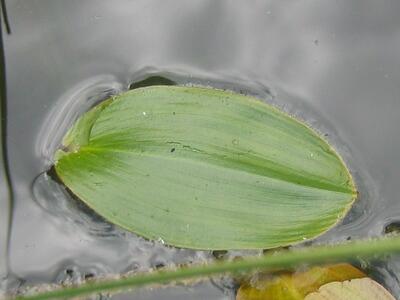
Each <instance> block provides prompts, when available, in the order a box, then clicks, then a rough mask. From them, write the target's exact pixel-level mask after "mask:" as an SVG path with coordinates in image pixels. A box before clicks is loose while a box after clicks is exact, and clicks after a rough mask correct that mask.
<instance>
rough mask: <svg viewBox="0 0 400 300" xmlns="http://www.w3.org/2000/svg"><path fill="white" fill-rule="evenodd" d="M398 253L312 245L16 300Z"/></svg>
mask: <svg viewBox="0 0 400 300" xmlns="http://www.w3.org/2000/svg"><path fill="white" fill-rule="evenodd" d="M399 252H400V238H399V237H396V238H384V239H380V240H366V241H357V242H351V243H346V244H341V245H334V246H315V247H309V248H303V249H298V250H295V251H281V252H277V253H274V254H273V255H265V256H263V257H257V258H246V259H244V260H240V261H229V262H228V261H225V262H220V263H213V264H208V265H202V266H193V267H188V268H181V269H178V270H174V271H158V272H153V273H148V274H143V275H137V276H132V277H126V278H120V279H116V280H111V281H98V282H92V283H85V284H82V285H80V286H75V287H68V288H64V289H60V290H54V291H49V292H44V293H41V294H37V295H32V296H25V297H18V298H16V299H29V300H44V299H63V298H71V297H77V296H83V295H87V294H91V293H100V292H116V291H121V290H124V289H128V288H135V287H141V286H145V285H149V284H160V283H168V282H171V281H179V280H183V279H190V278H196V277H202V276H213V275H218V274H224V273H237V272H246V271H251V270H256V269H263V270H282V269H288V268H291V267H295V266H298V265H299V264H321V263H330V262H339V261H345V260H348V259H360V258H371V257H372V258H377V257H379V256H381V255H383V254H390V253H399Z"/></svg>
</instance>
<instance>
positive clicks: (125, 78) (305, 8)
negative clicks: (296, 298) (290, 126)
mask: <svg viewBox="0 0 400 300" xmlns="http://www.w3.org/2000/svg"><path fill="white" fill-rule="evenodd" d="M7 6H8V13H9V17H10V23H11V29H12V34H11V35H7V36H4V42H5V52H6V66H7V73H6V76H7V88H8V103H7V106H8V107H7V112H6V116H7V140H6V142H7V147H8V156H9V159H8V163H9V166H10V173H11V174H10V176H11V181H12V187H13V193H14V199H13V202H12V205H13V211H12V213H13V214H12V215H13V218H12V223H11V228H7V227H8V226H7V224H8V212H9V208H10V207H11V203H10V202H9V199H10V197H8V196H9V191H7V186H6V185H5V181H4V172H3V170H1V172H0V183H1V185H0V188H1V195H0V196H1V197H0V201H1V202H0V208H1V209H0V278H2V277H3V278H5V279H3V280H2V281H1V285H0V286H1V287H2V290H3V291H4V289H5V288H6V287H7V286H8V288H10V289H14V288H17V287H18V286H19V285H21V286H22V287H24V286H26V285H29V284H38V283H54V282H56V283H60V282H79V281H81V280H82V278H85V277H92V276H102V275H106V274H119V273H123V272H136V271H138V270H140V271H145V270H148V269H149V268H157V267H162V266H173V265H175V264H177V263H190V262H202V261H208V260H213V259H214V256H213V255H212V253H210V252H200V251H192V250H184V249H173V248H167V247H165V246H164V245H163V244H162V241H156V242H150V241H145V240H143V239H141V238H139V237H137V236H135V235H133V234H129V233H126V232H124V231H122V230H119V229H118V228H115V227H113V226H111V225H109V224H107V223H104V222H103V221H102V220H101V219H99V218H97V217H96V216H94V215H93V214H91V213H89V212H87V211H86V210H85V208H83V207H81V206H80V204H79V202H76V201H74V200H73V199H71V198H70V196H69V195H68V194H67V193H66V192H65V190H64V189H63V188H62V187H61V186H60V185H58V184H57V183H56V182H55V181H54V180H52V178H51V176H49V175H46V174H44V172H45V171H47V170H48V168H49V167H50V166H51V164H52V162H51V159H52V155H53V153H54V150H55V149H56V148H57V146H58V144H59V141H60V139H61V137H62V136H63V134H64V133H65V131H66V129H67V128H68V127H69V126H70V125H71V124H72V122H73V121H74V120H75V119H76V117H77V116H78V115H79V114H80V113H82V112H83V111H85V110H86V109H88V107H90V106H91V105H93V104H94V103H96V102H98V101H100V100H103V99H105V98H107V97H108V96H110V95H112V94H116V93H119V92H121V91H124V90H127V89H128V88H129V86H130V85H131V84H132V83H134V82H138V81H141V80H143V79H145V78H146V77H148V76H154V75H157V76H163V77H164V78H168V79H170V80H172V81H175V82H177V83H179V84H186V83H195V84H196V83H197V84H202V85H210V86H216V87H224V88H230V89H234V90H236V91H239V92H243V93H251V94H255V95H257V96H258V97H260V98H262V99H264V100H265V101H268V102H270V103H273V104H275V105H277V106H279V107H281V108H283V109H284V110H286V111H288V112H290V113H292V114H294V115H296V116H298V117H300V118H302V119H304V120H306V122H308V123H309V124H311V125H312V126H313V127H314V128H316V129H317V130H319V131H320V132H321V133H323V134H326V135H328V136H327V139H328V140H330V141H331V142H332V143H333V144H334V146H335V147H336V148H337V149H338V150H339V152H340V153H341V154H342V155H343V156H344V158H345V160H346V161H347V163H348V164H349V165H350V167H351V170H352V172H353V175H354V176H355V178H356V180H357V184H358V186H359V189H360V192H361V196H360V200H359V202H358V203H357V204H356V206H355V207H354V209H353V210H352V212H351V213H350V215H349V216H348V217H347V218H346V219H345V220H344V222H343V223H342V224H341V225H339V226H338V227H337V228H335V229H333V230H332V231H331V232H329V233H327V234H326V235H324V236H322V237H321V238H319V239H318V240H317V241H316V242H323V243H325V242H330V241H340V240H345V239H347V238H349V237H350V238H360V237H371V236H378V235H381V234H383V232H384V229H385V226H386V225H388V224H390V223H395V222H400V201H399V200H400V199H399V196H398V192H397V187H398V186H399V183H400V181H399V178H400V135H399V128H400V96H399V95H400V84H399V82H400V19H399V17H398V14H399V12H400V2H399V1H396V0H391V1H379V2H377V1H370V0H365V1H356V0H339V1H330V2H328V1H325V2H300V1H252V2H251V4H250V2H248V1H215V0H210V1H200V0H198V1H197V0H191V1H185V0H181V1H178V0H171V1H150V0H146V1H132V0H115V1H107V0H96V1H95V0H87V1H77V0H69V1H62V0H31V1H23V0H9V1H7ZM158 80H160V79H158ZM156 82H158V81H157V80H156ZM8 229H9V230H10V231H9V232H10V237H11V238H10V244H9V245H7V234H8ZM8 246H9V256H8V259H7V258H6V249H7V247H8ZM247 254H259V253H258V252H249V253H247V252H245V253H243V252H234V251H233V252H230V253H228V254H227V255H228V256H230V257H232V256H238V255H239V256H240V255H247ZM8 265H9V268H7V266H8ZM365 267H367V269H368V270H369V271H371V272H372V273H373V275H374V276H375V277H376V278H377V279H379V280H380V281H381V282H383V284H385V285H386V286H387V287H388V288H389V289H390V290H391V291H392V292H393V293H394V294H395V295H397V296H400V285H399V282H398V280H399V277H397V276H398V275H396V274H400V260H398V259H394V258H389V259H387V260H385V261H382V262H378V263H374V264H372V265H371V264H369V263H366V264H365ZM7 274H8V276H7ZM131 297H132V296H129V295H120V296H117V297H115V299H131ZM135 297H136V298H135V299H189V298H190V299H234V292H233V289H232V288H231V282H229V280H225V281H222V282H221V281H218V280H216V281H206V282H203V283H198V284H195V285H193V286H190V287H185V286H178V287H169V288H167V289H163V290H159V289H152V290H148V289H145V290H140V291H138V292H136V294H135Z"/></svg>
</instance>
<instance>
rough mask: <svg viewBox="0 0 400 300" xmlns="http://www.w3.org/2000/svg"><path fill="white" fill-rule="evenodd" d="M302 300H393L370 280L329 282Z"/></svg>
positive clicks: (393, 299)
mask: <svg viewBox="0 0 400 300" xmlns="http://www.w3.org/2000/svg"><path fill="white" fill-rule="evenodd" d="M304 300H395V298H394V297H393V296H392V295H391V294H390V293H389V292H388V291H387V290H386V289H385V288H384V287H383V286H381V285H380V284H379V283H377V282H376V281H374V280H372V279H370V278H360V279H353V280H346V281H344V282H331V283H328V284H325V285H323V286H321V287H320V288H319V290H318V291H317V292H314V293H311V294H309V295H307V296H306V297H305V298H304Z"/></svg>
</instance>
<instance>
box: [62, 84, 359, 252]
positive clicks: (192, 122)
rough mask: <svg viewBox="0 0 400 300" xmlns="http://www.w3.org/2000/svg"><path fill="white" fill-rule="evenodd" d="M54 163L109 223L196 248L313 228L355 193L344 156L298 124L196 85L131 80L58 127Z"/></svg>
mask: <svg viewBox="0 0 400 300" xmlns="http://www.w3.org/2000/svg"><path fill="white" fill-rule="evenodd" d="M55 169H56V172H57V174H58V176H59V177H60V178H61V180H62V181H63V182H64V183H65V185H66V186H67V187H68V188H69V189H70V190H71V191H72V192H73V193H74V194H75V195H77V196H78V197H79V198H80V199H81V200H82V201H84V202H85V203H86V204H87V205H88V206H90V207H91V208H93V209H94V210H95V211H96V212H97V213H98V214H100V215H102V216H103V217H104V218H106V219H107V220H109V221H110V222H112V223H115V224H117V225H119V226H121V227H123V228H126V229H128V230H130V231H133V232H135V233H137V234H139V235H142V236H144V237H146V238H149V239H160V240H162V241H164V242H165V243H167V244H169V245H174V246H179V247H188V248H197V249H243V248H272V247H277V246H283V245H289V244H292V243H296V242H299V241H303V240H305V239H309V238H313V237H315V236H318V235H320V234H322V233H323V232H325V231H326V230H328V229H329V228H331V227H332V226H334V225H335V224H336V223H337V222H338V221H339V220H340V219H341V218H342V217H343V216H344V215H345V213H346V212H347V211H348V210H349V208H350V206H351V204H352V203H353V201H354V199H355V197H356V190H355V187H354V183H353V180H352V178H351V176H350V174H349V172H348V170H347V169H346V167H345V165H344V164H343V162H342V160H341V158H340V157H339V156H338V154H337V153H336V152H335V151H334V150H333V149H332V148H331V147H330V146H329V145H328V144H327V143H326V142H325V141H324V140H323V139H322V138H321V137H320V136H319V135H318V134H316V133H315V132H314V131H313V130H311V129H310V128H309V127H307V126H306V125H305V124H303V123H301V122H300V121H298V120H295V119H294V118H292V117H290V116H288V115H287V114H285V113H283V112H281V111H279V110H277V109H276V108H274V107H272V106H269V105H267V104H265V103H262V102H261V101H259V100H257V99H255V98H252V97H249V96H244V95H239V94H236V93H232V92H227V91H222V90H216V89H209V88H199V87H176V86H175V87H172V86H169V87H165V86H164V87H162V86H153V87H147V88H139V89H135V90H132V91H129V92H127V93H124V94H121V95H119V96H117V97H115V98H112V99H109V100H107V101H105V102H103V103H101V104H100V105H98V106H96V107H95V108H93V109H92V110H91V111H89V112H87V113H86V114H84V115H83V116H82V117H81V118H80V119H79V120H78V121H77V122H76V123H75V125H74V126H73V127H72V128H71V130H70V131H69V132H68V133H67V135H66V137H65V138H64V140H63V149H62V150H59V151H58V152H57V153H56V164H55Z"/></svg>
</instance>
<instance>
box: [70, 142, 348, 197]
mask: <svg viewBox="0 0 400 300" xmlns="http://www.w3.org/2000/svg"><path fill="white" fill-rule="evenodd" d="M79 152H109V153H112V152H118V153H124V154H129V155H136V156H147V157H154V158H163V159H172V160H189V159H187V158H183V157H176V156H175V157H168V156H164V155H157V154H154V153H149V152H139V151H127V150H125V149H118V148H112V149H111V148H107V147H93V146H87V145H86V146H83V147H81V148H80V149H79V151H78V153H79ZM74 154H77V152H75V153H74ZM191 161H195V162H196V163H203V162H202V161H201V160H197V159H196V160H191ZM211 165H212V166H215V167H219V168H225V169H231V170H234V171H236V172H243V173H247V174H252V175H257V176H262V177H267V178H269V179H271V180H276V181H282V182H286V183H290V184H293V185H297V186H301V187H307V188H311V189H317V190H323V191H330V192H335V193H342V194H348V195H351V196H352V200H354V199H355V197H356V192H354V191H353V190H351V188H349V189H346V188H344V187H340V186H337V185H334V184H327V183H324V184H325V186H318V185H312V184H303V183H298V182H296V181H293V180H285V179H283V178H284V177H285V173H281V175H282V176H280V177H276V176H271V175H267V174H258V173H256V172H250V171H248V170H242V169H238V168H229V167H226V166H220V165H217V164H211ZM278 173H279V172H278ZM300 178H302V177H300ZM302 179H304V178H302ZM349 180H351V178H349ZM313 182H315V183H321V182H318V181H315V180H313Z"/></svg>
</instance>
